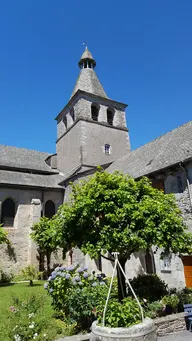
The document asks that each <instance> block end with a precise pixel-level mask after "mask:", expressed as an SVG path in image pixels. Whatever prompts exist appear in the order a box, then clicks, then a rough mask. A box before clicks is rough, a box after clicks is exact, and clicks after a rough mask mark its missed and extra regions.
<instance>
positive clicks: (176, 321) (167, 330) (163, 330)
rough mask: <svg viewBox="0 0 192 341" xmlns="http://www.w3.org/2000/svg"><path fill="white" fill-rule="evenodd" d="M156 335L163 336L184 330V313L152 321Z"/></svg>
mask: <svg viewBox="0 0 192 341" xmlns="http://www.w3.org/2000/svg"><path fill="white" fill-rule="evenodd" d="M154 322H155V325H156V327H157V335H158V336H165V335H167V334H172V333H176V332H179V331H182V330H185V329H186V324H185V318H184V313H179V314H173V315H167V316H164V317H159V318H156V319H154Z"/></svg>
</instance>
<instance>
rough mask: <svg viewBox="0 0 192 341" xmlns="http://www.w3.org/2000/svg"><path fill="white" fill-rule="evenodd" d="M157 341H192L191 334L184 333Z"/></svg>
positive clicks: (160, 338)
mask: <svg viewBox="0 0 192 341" xmlns="http://www.w3.org/2000/svg"><path fill="white" fill-rule="evenodd" d="M158 341H192V332H191V333H190V332H188V331H184V332H179V333H175V334H171V335H167V336H163V337H159V338H158Z"/></svg>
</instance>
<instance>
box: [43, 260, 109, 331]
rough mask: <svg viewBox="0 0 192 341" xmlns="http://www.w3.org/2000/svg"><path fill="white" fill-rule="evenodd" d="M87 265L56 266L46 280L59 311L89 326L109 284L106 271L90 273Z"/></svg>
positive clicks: (103, 299) (55, 306) (83, 325)
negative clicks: (104, 272)
mask: <svg viewBox="0 0 192 341" xmlns="http://www.w3.org/2000/svg"><path fill="white" fill-rule="evenodd" d="M87 270H88V269H87V267H84V268H82V267H80V266H79V265H78V264H74V265H71V266H69V267H67V268H66V267H63V266H62V267H57V268H56V269H55V270H54V271H53V272H52V274H51V276H50V277H49V279H48V282H47V283H45V284H44V288H45V289H46V290H47V291H48V294H49V295H50V296H51V297H52V300H53V301H52V304H53V306H54V308H55V310H56V311H62V312H63V313H64V315H65V319H67V321H69V322H70V323H74V322H76V323H77V326H78V328H79V329H85V328H89V327H90V325H91V323H92V321H93V320H94V319H95V318H96V315H95V311H96V306H97V305H98V304H99V303H100V302H101V301H102V302H103V306H104V303H105V299H106V296H107V291H108V286H107V285H106V283H107V280H106V278H105V275H104V274H97V275H96V274H89V273H88V271H87Z"/></svg>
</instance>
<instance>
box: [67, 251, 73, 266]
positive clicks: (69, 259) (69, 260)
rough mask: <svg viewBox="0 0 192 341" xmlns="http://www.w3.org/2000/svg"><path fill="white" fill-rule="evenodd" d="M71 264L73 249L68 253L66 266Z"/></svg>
mask: <svg viewBox="0 0 192 341" xmlns="http://www.w3.org/2000/svg"><path fill="white" fill-rule="evenodd" d="M72 263H73V249H70V250H69V253H68V266H70V265H72Z"/></svg>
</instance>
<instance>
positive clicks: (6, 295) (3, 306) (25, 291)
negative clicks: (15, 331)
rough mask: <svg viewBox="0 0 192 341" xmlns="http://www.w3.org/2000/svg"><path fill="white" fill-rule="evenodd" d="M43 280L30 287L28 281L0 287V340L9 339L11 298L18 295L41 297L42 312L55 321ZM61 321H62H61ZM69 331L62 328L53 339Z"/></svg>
mask: <svg viewBox="0 0 192 341" xmlns="http://www.w3.org/2000/svg"><path fill="white" fill-rule="evenodd" d="M43 284H44V282H43V281H38V282H35V283H34V286H32V287H30V286H29V284H28V283H19V284H9V285H7V286H1V287H0V340H2V341H11V339H10V338H9V328H10V320H9V316H10V310H9V308H10V306H11V305H13V298H14V297H18V298H20V299H22V300H25V299H26V298H27V297H29V296H30V295H31V294H34V293H35V295H37V296H41V297H43V303H44V306H43V314H44V316H45V317H46V318H47V319H49V320H50V321H54V322H55V323H57V321H56V320H55V319H54V318H53V316H52V315H53V312H54V311H53V309H52V306H51V299H50V297H49V296H48V295H47V292H46V291H45V289H44V287H43ZM61 323H62V322H61ZM68 333H69V331H67V330H65V329H63V333H62V334H60V335H55V339H57V338H59V337H61V336H66V335H67V334H68Z"/></svg>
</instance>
